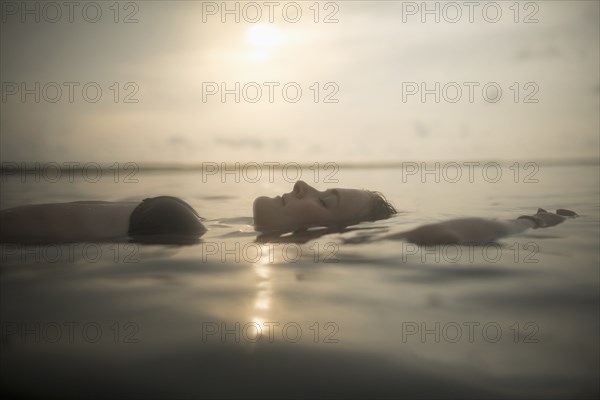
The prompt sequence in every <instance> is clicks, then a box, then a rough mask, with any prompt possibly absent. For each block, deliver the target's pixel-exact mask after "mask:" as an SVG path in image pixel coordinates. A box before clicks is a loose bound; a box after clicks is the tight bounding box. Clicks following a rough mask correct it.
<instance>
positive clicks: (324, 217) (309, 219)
mask: <svg viewBox="0 0 600 400" xmlns="http://www.w3.org/2000/svg"><path fill="white" fill-rule="evenodd" d="M287 211H288V212H287V214H288V215H287V217H288V219H289V221H290V222H296V223H320V222H328V221H331V219H332V216H331V213H329V212H328V211H327V210H325V209H323V207H320V206H319V205H317V204H314V203H312V202H299V203H297V204H295V205H294V207H293V208H292V207H290V208H289V210H287Z"/></svg>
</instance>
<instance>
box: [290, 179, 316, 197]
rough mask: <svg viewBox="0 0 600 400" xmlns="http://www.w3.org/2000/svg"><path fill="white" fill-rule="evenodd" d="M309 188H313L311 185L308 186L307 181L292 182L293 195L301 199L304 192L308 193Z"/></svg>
mask: <svg viewBox="0 0 600 400" xmlns="http://www.w3.org/2000/svg"><path fill="white" fill-rule="evenodd" d="M310 190H314V188H313V187H312V186H310V185H309V184H308V183H306V182H304V181H298V182H296V183H295V184H294V190H293V192H294V196H296V197H297V198H299V199H301V198H303V197H304V196H305V195H306V193H308V192H309V191H310Z"/></svg>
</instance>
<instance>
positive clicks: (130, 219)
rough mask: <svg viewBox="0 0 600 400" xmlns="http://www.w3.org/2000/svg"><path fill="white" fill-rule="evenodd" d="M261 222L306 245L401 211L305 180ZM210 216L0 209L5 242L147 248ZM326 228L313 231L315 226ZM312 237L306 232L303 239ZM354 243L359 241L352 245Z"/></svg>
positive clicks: (264, 231) (268, 208) (407, 235)
mask: <svg viewBox="0 0 600 400" xmlns="http://www.w3.org/2000/svg"><path fill="white" fill-rule="evenodd" d="M253 211H254V225H255V229H256V230H257V231H259V232H261V235H260V236H259V240H263V241H264V240H266V241H268V240H270V239H274V238H278V237H280V236H281V235H282V234H284V233H289V232H296V233H299V234H298V237H297V239H299V240H300V241H304V240H303V239H302V238H304V239H306V238H308V237H310V236H311V235H313V237H314V236H321V235H323V234H325V233H331V232H344V230H345V229H346V228H347V227H348V226H351V225H356V224H358V223H360V222H364V221H375V220H380V219H386V218H389V217H391V216H393V215H395V214H396V209H395V208H394V207H393V206H392V205H391V204H390V203H389V202H388V201H386V199H385V197H384V196H383V195H382V194H380V193H378V192H372V191H368V190H359V189H328V190H325V191H318V190H317V189H315V188H313V187H312V186H310V185H308V184H306V183H305V182H303V181H298V182H296V184H295V185H294V187H293V190H292V191H291V192H290V193H286V194H283V195H282V196H277V197H274V198H269V197H264V196H262V197H258V198H257V199H256V200H254V206H253ZM576 215H577V214H576V213H574V212H573V211H569V210H562V209H561V210H557V212H556V214H553V213H549V212H547V211H545V210H543V209H541V208H540V209H538V212H537V213H536V214H534V215H531V216H527V215H524V216H521V217H519V218H517V219H512V220H505V221H499V220H489V219H483V218H462V219H454V220H449V221H444V222H440V223H436V224H430V225H424V226H421V227H419V228H416V229H413V230H411V231H407V232H402V233H397V234H393V235H388V236H386V237H383V238H382V239H388V240H404V241H408V242H411V243H415V244H419V245H435V244H469V245H479V244H486V243H490V242H494V241H495V240H497V239H500V238H503V237H505V236H508V235H512V234H516V233H520V232H523V231H525V230H527V229H530V228H533V229H536V228H546V227H549V226H554V225H557V224H560V223H561V222H563V221H564V220H565V219H566V218H567V217H575V216H576ZM201 220H202V218H201V217H200V216H199V215H198V213H196V211H194V209H193V208H192V207H191V206H190V205H189V204H187V203H186V202H184V201H183V200H180V199H178V198H176V197H170V196H161V197H154V198H148V199H145V200H144V201H143V202H142V203H139V204H138V203H127V202H116V203H113V202H101V201H83V202H73V203H60V204H40V205H29V206H22V207H16V208H12V209H7V210H2V211H1V212H0V239H1V240H0V241H1V242H3V243H25V244H27V243H60V242H63V243H64V242H86V241H87V242H97V241H105V242H110V241H122V240H131V241H134V242H142V243H173V244H191V243H195V242H197V241H198V238H199V237H200V236H202V235H203V234H204V233H205V232H206V228H205V227H204V225H203V224H202V222H201ZM315 227H321V228H322V229H320V230H317V231H314V230H313V231H311V232H312V233H307V232H309V231H308V229H309V228H315ZM303 233H304V234H303ZM348 242H356V240H352V239H351V240H349V241H348Z"/></svg>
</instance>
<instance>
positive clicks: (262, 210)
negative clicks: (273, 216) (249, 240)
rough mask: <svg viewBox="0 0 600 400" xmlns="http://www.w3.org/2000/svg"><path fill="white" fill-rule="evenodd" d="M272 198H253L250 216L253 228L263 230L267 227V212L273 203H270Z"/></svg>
mask: <svg viewBox="0 0 600 400" xmlns="http://www.w3.org/2000/svg"><path fill="white" fill-rule="evenodd" d="M272 201H273V199H271V198H269V197H266V196H260V197H257V198H256V199H254V203H253V204H252V214H253V215H252V216H253V218H254V229H255V230H257V231H265V230H268V228H269V225H270V224H269V223H268V219H269V218H268V212H267V210H269V209H270V208H271V207H272V206H273V205H272V204H271V203H272Z"/></svg>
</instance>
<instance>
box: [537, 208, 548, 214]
mask: <svg viewBox="0 0 600 400" xmlns="http://www.w3.org/2000/svg"><path fill="white" fill-rule="evenodd" d="M537 212H538V213H547V212H548V211H546V210H544V209H543V208H538V210H537Z"/></svg>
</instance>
